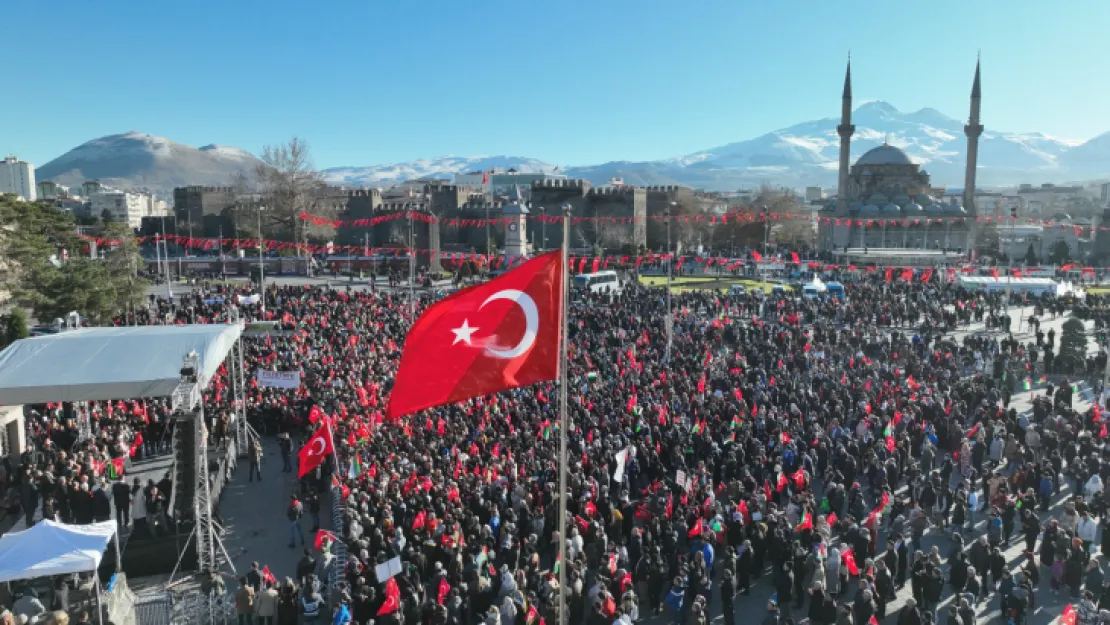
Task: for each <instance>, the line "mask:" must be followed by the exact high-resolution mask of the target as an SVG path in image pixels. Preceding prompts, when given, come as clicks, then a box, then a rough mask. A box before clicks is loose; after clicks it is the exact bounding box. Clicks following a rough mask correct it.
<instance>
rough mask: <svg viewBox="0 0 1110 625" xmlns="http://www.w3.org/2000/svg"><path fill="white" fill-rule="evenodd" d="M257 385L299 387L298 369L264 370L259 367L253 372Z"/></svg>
mask: <svg viewBox="0 0 1110 625" xmlns="http://www.w3.org/2000/svg"><path fill="white" fill-rule="evenodd" d="M254 378H255V379H256V380H258V385H259V386H265V387H268V388H300V386H301V372H300V371H266V370H265V369H259V370H258V371H256V372H255V373H254Z"/></svg>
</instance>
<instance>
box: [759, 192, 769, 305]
mask: <svg viewBox="0 0 1110 625" xmlns="http://www.w3.org/2000/svg"><path fill="white" fill-rule="evenodd" d="M760 208H761V209H763V255H764V256H766V255H767V241H768V239H770V238H771V225H770V224H769V223H767V206H766V205H764V206H761V207H760ZM756 267H757V268H758V267H759V263H756ZM760 274H761V275H762V276H763V294H764V295H766V294H767V268H766V267H764V268H763V271H761V272H760Z"/></svg>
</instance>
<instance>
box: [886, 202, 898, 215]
mask: <svg viewBox="0 0 1110 625" xmlns="http://www.w3.org/2000/svg"><path fill="white" fill-rule="evenodd" d="M898 211H899V208H898V205H897V204H887V205H886V206H884V207H883V212H884V213H897V212H898Z"/></svg>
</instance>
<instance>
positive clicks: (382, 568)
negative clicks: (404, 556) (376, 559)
mask: <svg viewBox="0 0 1110 625" xmlns="http://www.w3.org/2000/svg"><path fill="white" fill-rule="evenodd" d="M374 574H375V575H376V576H377V577H378V583H379V584H381V583H384V582H385V581H386V580H387V579H389V578H391V577H393V576H395V575H400V574H401V557H400V556H398V557H396V558H393V559H392V560H389V561H387V562H382V563H381V564H379V565H378V566H376V567H374Z"/></svg>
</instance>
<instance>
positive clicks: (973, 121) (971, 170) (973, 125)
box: [964, 59, 983, 215]
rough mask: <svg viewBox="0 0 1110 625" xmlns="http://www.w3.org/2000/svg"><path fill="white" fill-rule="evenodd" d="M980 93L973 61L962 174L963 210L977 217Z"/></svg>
mask: <svg viewBox="0 0 1110 625" xmlns="http://www.w3.org/2000/svg"><path fill="white" fill-rule="evenodd" d="M981 96H982V93H981V90H980V87H979V61H978V59H976V61H975V82H973V83H972V84H971V115H970V117H969V118H968V120H967V124H966V125H964V134H965V135H967V169H966V170H965V172H964V208H965V209H966V210H967V214H968V215H977V214H978V211H977V210H976V208H975V168H976V166H977V165H978V163H979V135H981V134H983V125H982V124H980V123H979V102H980V99H981Z"/></svg>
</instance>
